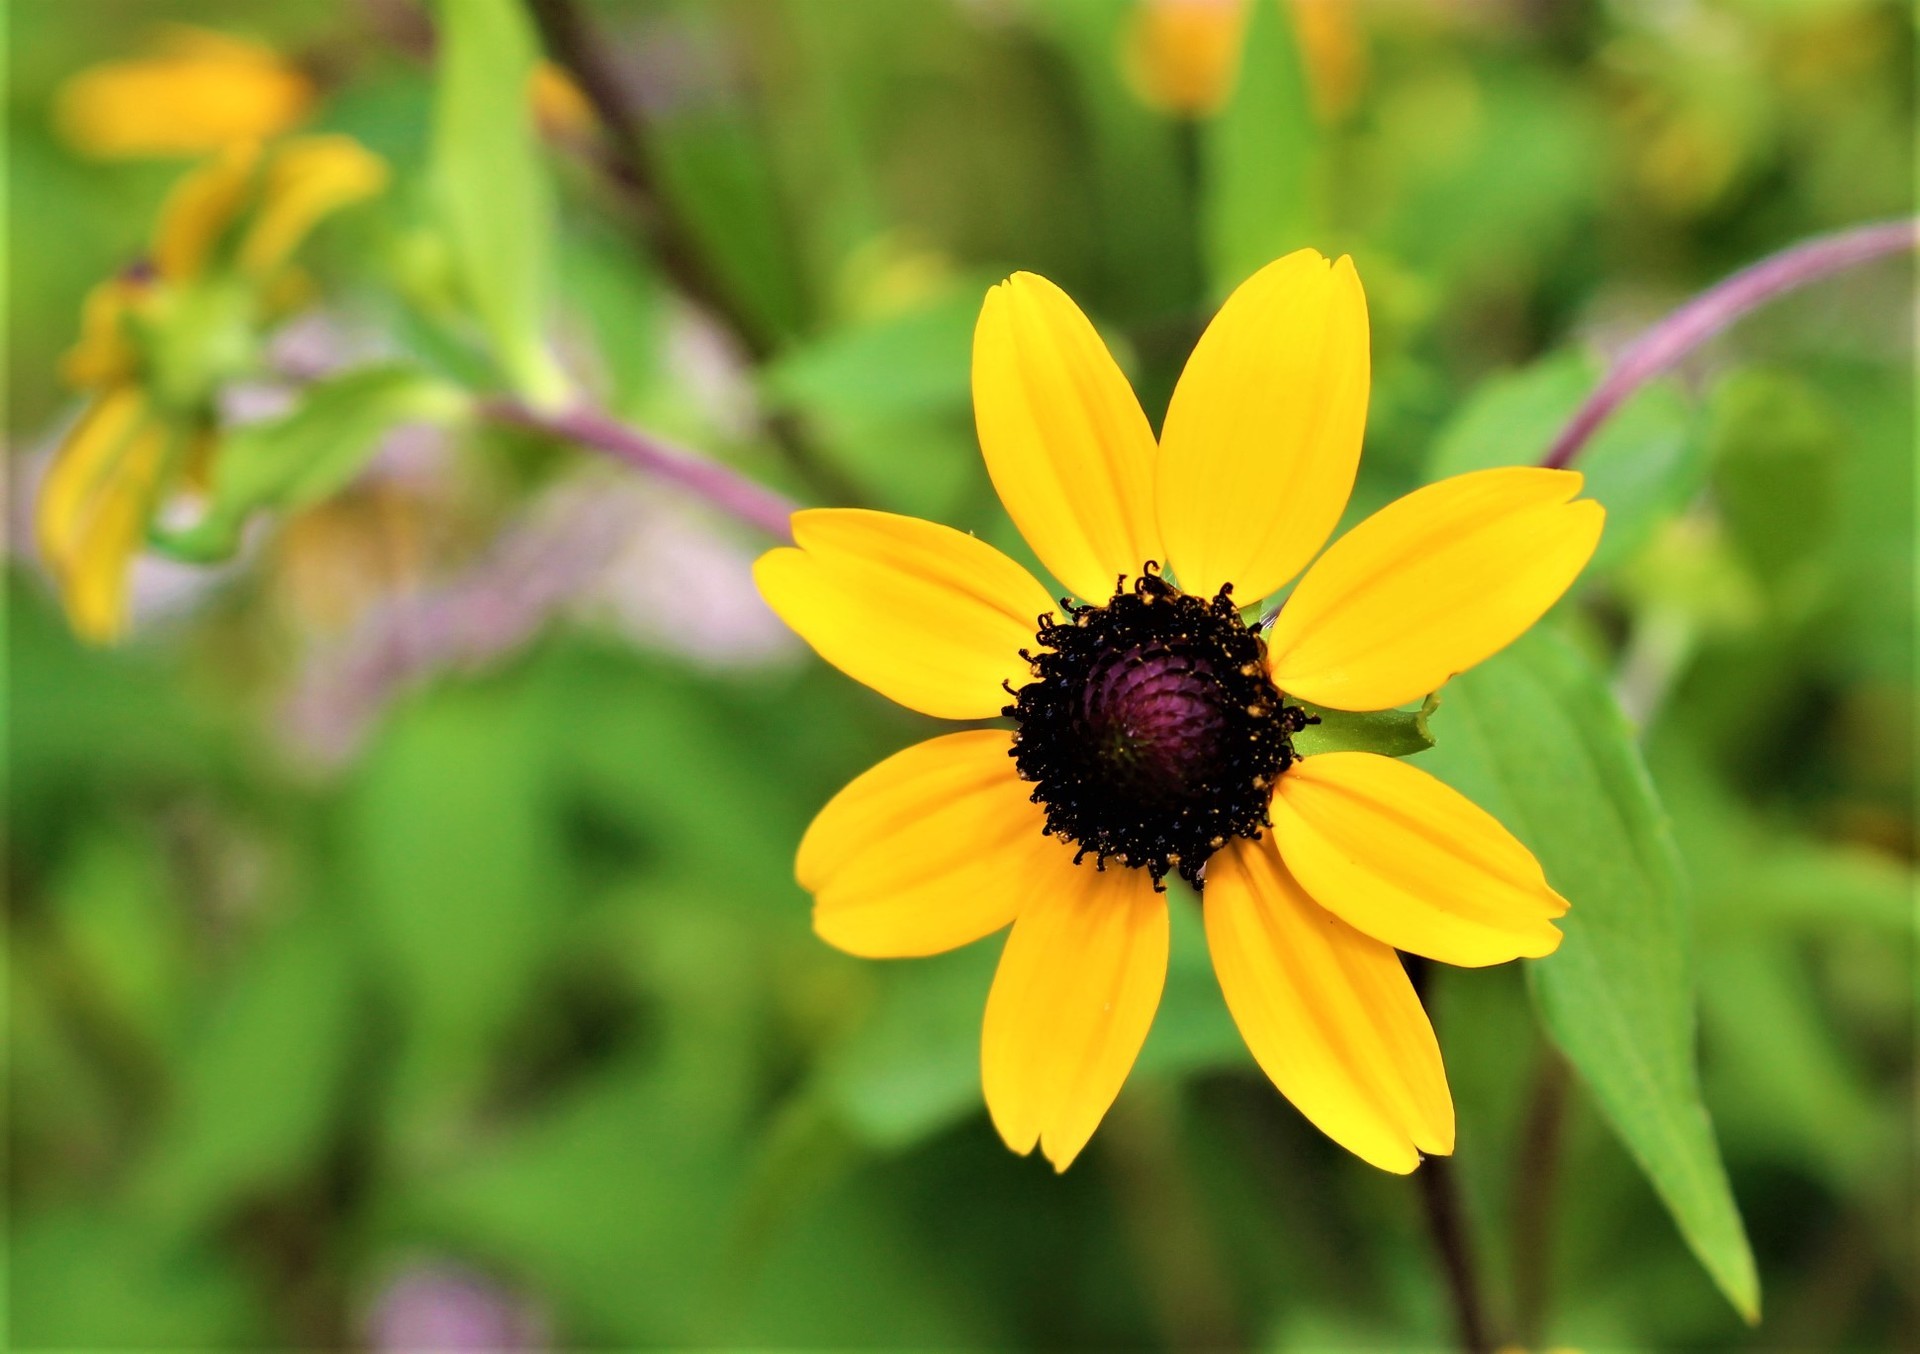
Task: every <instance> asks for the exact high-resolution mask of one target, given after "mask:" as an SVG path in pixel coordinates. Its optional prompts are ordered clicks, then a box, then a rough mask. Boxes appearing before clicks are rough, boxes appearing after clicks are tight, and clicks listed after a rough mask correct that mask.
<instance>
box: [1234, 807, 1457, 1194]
mask: <svg viewBox="0 0 1920 1354" xmlns="http://www.w3.org/2000/svg"><path fill="white" fill-rule="evenodd" d="M1205 909H1206V918H1207V948H1208V950H1209V951H1210V952H1211V953H1212V955H1213V969H1214V972H1215V973H1216V974H1218V975H1219V978H1220V990H1221V992H1223V993H1224V994H1225V995H1226V999H1227V1009H1228V1010H1229V1011H1231V1012H1233V1020H1234V1023H1235V1024H1236V1025H1238V1026H1239V1027H1240V1033H1241V1035H1242V1036H1243V1037H1245V1039H1246V1041H1247V1047H1248V1048H1250V1049H1251V1050H1253V1056H1254V1060H1255V1061H1256V1062H1258V1063H1259V1064H1260V1067H1261V1069H1262V1070H1263V1071H1264V1072H1266V1074H1267V1075H1268V1076H1269V1077H1271V1078H1272V1079H1273V1084H1274V1085H1275V1086H1278V1087H1279V1088H1280V1093H1281V1094H1282V1095H1284V1096H1286V1097H1287V1099H1289V1100H1291V1101H1292V1102H1293V1103H1294V1105H1295V1106H1296V1107H1297V1108H1298V1109H1299V1111H1300V1112H1301V1113H1302V1114H1304V1115H1306V1116H1307V1118H1309V1119H1311V1120H1312V1121H1313V1123H1314V1125H1315V1126H1316V1127H1317V1128H1319V1129H1320V1131H1321V1132H1323V1133H1325V1134H1326V1135H1327V1136H1328V1137H1330V1138H1332V1139H1333V1140H1334V1141H1335V1142H1337V1143H1339V1144H1340V1145H1341V1146H1342V1147H1344V1148H1346V1149H1347V1150H1348V1151H1349V1152H1352V1153H1353V1154H1354V1155H1355V1156H1358V1157H1360V1158H1361V1159H1362V1160H1364V1161H1367V1162H1369V1163H1371V1164H1372V1165H1375V1166H1378V1167H1380V1168H1381V1169H1382V1170H1388V1171H1397V1172H1399V1173H1401V1174H1405V1173H1406V1172H1408V1171H1411V1170H1412V1169H1413V1168H1414V1167H1415V1166H1417V1165H1419V1163H1420V1154H1421V1153H1422V1152H1426V1153H1429V1154H1432V1155H1437V1156H1444V1155H1446V1154H1447V1153H1448V1152H1451V1151H1452V1150H1453V1097H1452V1096H1451V1095H1450V1094H1449V1093H1448V1091H1447V1073H1446V1069H1445V1068H1444V1067H1443V1066H1442V1065H1441V1062H1440V1045H1439V1044H1438V1043H1437V1042H1436V1041H1435V1039H1434V1037H1433V1026H1432V1025H1431V1024H1429V1023H1428V1021H1427V1013H1426V1012H1425V1011H1423V1010H1421V1009H1420V998H1419V997H1418V996H1416V995H1415V994H1414V990H1413V984H1412V983H1410V982H1408V981H1407V974H1406V970H1404V969H1403V968H1401V967H1400V957H1399V956H1398V955H1396V954H1395V953H1394V952H1393V950H1392V949H1391V948H1390V947H1388V946H1386V945H1382V944H1381V943H1380V942H1379V941H1377V940H1373V939H1371V938H1370V937H1367V936H1364V935H1362V934H1361V933H1360V932H1358V931H1356V930H1354V929H1353V928H1352V927H1351V926H1348V925H1347V924H1346V923H1345V922H1343V921H1341V920H1340V919H1339V918H1338V917H1336V916H1334V915H1333V914H1332V913H1331V912H1329V911H1327V910H1326V909H1325V908H1324V907H1321V906H1320V905H1319V904H1318V903H1316V902H1314V901H1313V899H1312V898H1310V897H1308V896H1307V893H1306V890H1304V889H1302V888H1301V887H1300V885H1299V883H1298V882H1297V881H1295V879H1294V877H1293V875H1292V874H1290V873H1289V872H1288V870H1287V867H1286V865H1285V864H1284V863H1282V861H1281V859H1280V853H1279V851H1278V850H1277V849H1276V848H1275V846H1274V844H1273V838H1272V835H1271V834H1269V835H1268V836H1266V837H1264V838H1262V839H1261V840H1259V841H1257V842H1256V841H1248V840H1246V839H1245V838H1240V839H1238V840H1236V841H1235V842H1234V843H1233V844H1232V845H1231V846H1229V847H1228V848H1227V849H1226V850H1224V851H1221V852H1219V853H1217V854H1216V855H1215V856H1214V857H1213V859H1212V860H1210V861H1208V862H1207V889H1206V901H1205Z"/></svg>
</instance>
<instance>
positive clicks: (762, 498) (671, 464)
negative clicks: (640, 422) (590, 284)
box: [480, 400, 800, 541]
mask: <svg viewBox="0 0 1920 1354" xmlns="http://www.w3.org/2000/svg"><path fill="white" fill-rule="evenodd" d="M480 412H481V414H482V415H483V416H485V417H487V418H490V419H493V420H494V421H495V422H497V423H506V424H511V425H513V426H515V427H519V428H528V429H531V430H533V431H535V432H543V433H546V434H548V435H549V436H552V437H556V438H559V439H561V440H562V441H566V442H577V443H579V444H580V445H581V446H584V447H592V448H593V449H594V450H595V451H601V452H605V453H606V454H607V455H609V456H611V457H613V458H614V459H615V460H616V461H620V462H623V463H624V464H626V465H630V466H632V467H633V468H634V469H635V470H638V471H640V472H641V473H643V474H647V475H652V476H654V477H655V478H656V479H662V480H665V481H667V482H668V483H669V484H677V485H679V486H680V487H681V488H683V489H686V490H688V491H689V492H691V493H693V494H695V495H697V496H698V497H700V498H703V499H705V500H706V501H707V502H708V503H710V504H712V505H713V506H714V507H716V508H718V509H720V510H721V511H722V512H724V513H726V514H727V515H728V516H729V517H732V518H734V519H735V520H736V521H739V522H744V523H745V524H746V525H748V526H750V527H753V528H755V529H756V530H758V531H763V532H765V533H766V534H767V535H769V536H771V537H773V538H774V539H775V540H779V541H786V540H790V539H791V538H792V530H791V528H790V527H789V525H788V521H789V519H790V518H791V517H792V516H793V514H794V513H795V512H796V511H798V509H799V506H800V505H799V504H797V503H795V502H793V501H792V500H791V499H789V498H787V497H786V495H784V494H781V493H778V492H776V491H774V490H772V489H769V488H767V487H766V486H765V485H763V484H761V483H759V482H758V481H757V480H752V479H749V478H748V477H747V476H745V475H742V474H741V473H739V472H738V471H736V470H732V469H729V468H728V467H726V466H724V465H721V464H719V463H718V462H716V461H709V460H706V459H705V458H703V457H700V456H696V455H694V454H693V453H692V452H688V451H682V450H681V449H680V448H678V447H676V446H673V445H671V444H669V443H667V442H663V441H661V440H660V439H659V438H656V437H653V436H651V435H649V434H647V433H643V432H641V431H639V430H638V429H637V428H630V427H628V426H627V425H626V424H624V423H621V422H619V421H617V420H615V419H612V418H609V417H608V416H607V415H605V414H603V413H601V412H599V411H598V410H597V409H570V410H566V411H563V412H561V413H557V414H546V413H541V412H539V411H537V410H534V409H530V408H528V407H527V406H526V405H524V404H520V403H518V402H516V401H513V400H487V401H484V402H483V403H482V404H481V405H480Z"/></svg>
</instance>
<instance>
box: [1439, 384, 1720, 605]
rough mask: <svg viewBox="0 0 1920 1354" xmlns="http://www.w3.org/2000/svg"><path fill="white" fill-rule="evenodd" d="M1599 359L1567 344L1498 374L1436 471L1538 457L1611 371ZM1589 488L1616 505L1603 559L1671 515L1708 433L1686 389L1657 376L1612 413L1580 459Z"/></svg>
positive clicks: (1452, 427)
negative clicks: (1561, 349) (1565, 348)
mask: <svg viewBox="0 0 1920 1354" xmlns="http://www.w3.org/2000/svg"><path fill="white" fill-rule="evenodd" d="M1602 374H1603V373H1602V369H1601V366H1600V363H1599V362H1597V361H1596V360H1595V359H1593V358H1592V357H1590V356H1588V355H1587V354H1585V353H1582V352H1577V351H1567V352H1561V353H1556V354H1554V355H1553V356H1551V357H1547V358H1543V359H1542V360H1541V361H1539V362H1536V363H1534V364H1533V365H1532V366H1530V367H1523V368H1521V369H1520V370H1518V371H1511V372H1505V373H1503V374H1501V375H1498V376H1494V377H1491V378H1489V379H1488V380H1487V381H1485V382H1484V383H1482V384H1481V386H1480V387H1479V388H1478V389H1477V390H1475V391H1474V393H1473V394H1472V395H1471V396H1470V397H1469V398H1468V399H1467V401H1466V403H1465V404H1463V405H1462V406H1461V407H1460V409H1459V410H1458V411H1457V412H1456V413H1455V414H1454V416H1453V418H1452V419H1451V420H1449V421H1448V423H1447V425H1446V426H1445V427H1444V428H1442V429H1441V431H1440V435H1439V436H1438V437H1437V438H1435V439H1434V443H1433V449H1432V452H1431V453H1430V455H1429V456H1428V459H1427V475H1426V477H1427V479H1428V480H1437V479H1444V478H1445V477H1446V476H1448V475H1459V474H1463V473H1465V472H1466V471H1469V470H1484V469H1487V468H1489V467H1492V466H1503V465H1533V464H1535V463H1537V462H1538V461H1539V460H1540V458H1541V457H1542V456H1544V455H1546V452H1547V448H1548V447H1549V446H1551V445H1552V443H1553V439H1554V435H1555V434H1556V433H1558V432H1559V431H1560V429H1561V428H1562V427H1564V426H1565V425H1566V422H1567V420H1568V419H1570V418H1572V417H1573V414H1574V411H1575V410H1576V409H1578V408H1579V407H1580V403H1581V401H1582V400H1584V399H1585V398H1586V397H1587V395H1588V394H1589V393H1591V392H1592V390H1593V388H1594V386H1595V385H1597V384H1598V383H1599V381H1600V378H1601V376H1602ZM1572 468H1573V469H1575V470H1578V471H1580V472H1581V473H1582V474H1583V475H1585V476H1586V477H1587V484H1586V489H1585V493H1586V494H1587V495H1588V496H1590V497H1592V498H1595V499H1598V500H1599V501H1600V502H1601V503H1602V504H1604V505H1605V506H1606V509H1607V529H1606V533H1605V535H1603V536H1602V537H1601V538H1600V548H1599V549H1598V550H1597V551H1596V552H1595V554H1594V567H1596V568H1606V567H1608V566H1610V565H1612V564H1614V563H1616V562H1617V561H1619V560H1622V559H1625V558H1626V557H1627V556H1628V555H1630V554H1632V553H1633V552H1634V551H1635V550H1636V549H1638V548H1639V547H1640V545H1641V544H1642V543H1644V542H1645V541H1646V539H1647V537H1648V535H1649V534H1650V533H1651V532H1652V531H1653V529H1654V528H1655V527H1656V526H1657V525H1659V522H1660V520H1661V518H1662V517H1664V516H1665V515H1667V514H1668V513H1671V512H1674V511H1677V510H1678V509H1679V508H1680V507H1681V506H1682V505H1683V504H1685V502H1686V501H1687V500H1688V499H1689V498H1691V497H1692V496H1693V494H1694V493H1695V492H1697V491H1698V489H1699V488H1700V485H1701V482H1702V480H1703V478H1704V476H1705V473H1706V455H1705V439H1704V437H1703V436H1702V430H1701V420H1700V418H1699V416H1698V413H1697V411H1696V410H1695V409H1694V408H1693V406H1692V405H1691V404H1690V403H1689V402H1688V400H1687V399H1686V397H1685V396H1683V395H1682V394H1681V393H1680V391H1679V389H1678V387H1677V386H1675V385H1674V384H1673V383H1672V382H1669V381H1660V382H1655V383H1653V384H1652V385H1648V386H1646V387H1644V388H1643V389H1642V390H1641V391H1640V393H1639V394H1637V395H1635V396H1634V397H1633V398H1632V399H1630V400H1628V401H1627V403H1626V404H1624V405H1622V406H1621V407H1620V408H1618V409H1616V410H1615V411H1614V412H1613V415H1612V417H1610V418H1609V419H1608V420H1607V421H1606V422H1605V423H1603V424H1601V425H1600V430H1599V431H1598V432H1597V433H1595V434H1594V436H1593V439H1592V440H1591V441H1590V442H1588V443H1587V445H1586V448H1585V449H1584V450H1583V451H1582V452H1581V453H1580V455H1579V456H1578V457H1577V458H1576V459H1575V461H1574V463H1573V467H1572Z"/></svg>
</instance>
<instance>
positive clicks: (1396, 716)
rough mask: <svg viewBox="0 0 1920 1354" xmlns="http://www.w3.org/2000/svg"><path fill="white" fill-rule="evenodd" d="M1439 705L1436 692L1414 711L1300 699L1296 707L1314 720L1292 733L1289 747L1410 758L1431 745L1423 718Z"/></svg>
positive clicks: (1306, 752) (1308, 752)
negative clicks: (1338, 706)
mask: <svg viewBox="0 0 1920 1354" xmlns="http://www.w3.org/2000/svg"><path fill="white" fill-rule="evenodd" d="M1439 707H1440V693H1439V692H1437V691H1436V692H1434V693H1432V694H1431V695H1429V696H1428V697H1427V699H1426V700H1425V701H1424V702H1423V703H1422V704H1421V706H1420V708H1419V709H1418V710H1365V711H1355V710H1327V709H1323V708H1321V707H1320V706H1318V705H1309V704H1307V703H1306V702H1305V701H1301V702H1300V708H1301V709H1303V710H1305V711H1306V712H1307V714H1309V715H1310V716H1312V717H1313V718H1315V719H1316V720H1318V721H1319V722H1318V723H1316V724H1309V725H1307V727H1306V728H1304V729H1302V730H1301V731H1300V732H1299V733H1296V734H1295V735H1294V736H1293V749H1294V751H1295V752H1297V753H1299V754H1300V755H1301V756H1302V757H1312V756H1314V755H1316V754H1318V753H1322V752H1373V753H1378V754H1379V755H1380V756H1382V757H1411V756H1413V754H1414V753H1416V752H1425V751H1426V750H1427V749H1428V748H1430V747H1432V746H1433V734H1432V733H1431V732H1429V731H1428V729H1427V718H1428V716H1430V715H1431V714H1432V713H1433V712H1434V711H1435V710H1437V709H1438V708H1439Z"/></svg>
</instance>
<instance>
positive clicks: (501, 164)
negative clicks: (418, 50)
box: [433, 0, 566, 404]
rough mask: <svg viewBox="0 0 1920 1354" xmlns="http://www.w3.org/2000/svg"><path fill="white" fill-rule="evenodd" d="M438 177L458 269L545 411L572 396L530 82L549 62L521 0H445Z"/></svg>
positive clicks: (520, 384) (499, 345)
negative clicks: (549, 330)
mask: <svg viewBox="0 0 1920 1354" xmlns="http://www.w3.org/2000/svg"><path fill="white" fill-rule="evenodd" d="M436 13H437V15H438V17H439V25H438V32H439V49H438V52H437V56H436V59H437V62H438V88H437V89H436V91H435V98H434V127H433V176H434V187H435V190H436V191H437V193H438V194H439V203H440V208H441V211H442V212H443V214H444V217H445V221H446V227H447V234H448V236H449V238H450V239H451V241H452V243H453V255H454V262H455V267H456V269H457V271H458V273H459V276H460V279H461V283H462V285H463V286H464V287H465V289H466V293H467V296H468V299H469V300H470V301H471V302H472V304H473V307H474V309H475V311H477V312H478V314H479V317H480V322H481V324H482V326H483V327H484V329H485V330H486V333H487V337H488V339H489V340H490V341H491V343H492V344H493V348H494V356H495V358H496V360H497V361H498V362H499V364H500V367H501V369H502V370H503V371H504V372H505V373H506V375H507V378H508V380H509V381H510V382H511V383H512V385H513V386H514V388H515V389H516V390H517V391H518V392H519V393H520V394H521V395H522V396H524V397H526V398H527V399H529V400H532V401H534V402H535V403H539V404H554V403H557V402H558V401H559V400H560V399H562V398H563V397H564V396H565V393H566V378H565V377H564V376H563V375H562V374H561V372H560V368H559V367H558V366H557V365H556V364H555V362H554V360H553V356H552V354H551V353H550V352H549V351H548V348H547V342H546V336H545V327H546V323H547V319H548V314H547V311H548V307H549V305H550V304H551V299H552V291H553V281H554V270H553V236H554V217H553V201H552V187H551V185H550V184H549V183H548V181H547V170H546V165H545V164H544V163H543V162H542V160H541V158H540V154H541V153H540V145H539V138H538V136H537V134H536V131H535V128H534V123H533V109H532V101H531V100H530V99H529V98H528V97H527V92H526V91H527V87H528V80H529V79H530V78H531V76H532V74H533V69H534V62H535V61H536V59H537V58H538V55H539V52H538V48H537V47H536V45H535V43H534V36H533V30H532V27H531V26H530V25H529V24H528V22H527V17H526V13H525V11H524V10H523V8H522V7H521V5H520V4H519V3H518V0H443V2H442V3H441V4H440V5H439V6H438V7H437V10H436Z"/></svg>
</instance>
